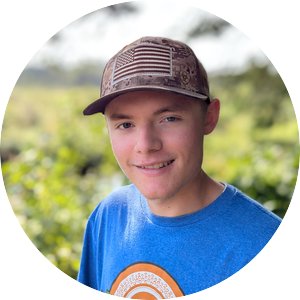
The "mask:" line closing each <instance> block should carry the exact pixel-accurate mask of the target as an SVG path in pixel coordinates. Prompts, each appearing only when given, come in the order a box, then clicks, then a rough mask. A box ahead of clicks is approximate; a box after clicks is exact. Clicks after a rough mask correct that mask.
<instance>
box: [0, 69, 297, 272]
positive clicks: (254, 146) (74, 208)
mask: <svg viewBox="0 0 300 300" xmlns="http://www.w3.org/2000/svg"><path fill="white" fill-rule="evenodd" d="M211 87H212V93H213V95H215V96H218V97H219V98H220V100H221V103H222V112H221V117H220V122H219V125H218V127H217V129H216V131H215V132H214V133H213V134H211V135H209V136H208V137H207V138H206V141H205V159H204V161H205V163H204V168H205V170H206V171H207V172H208V173H209V174H210V175H211V176H212V177H214V178H216V179H217V180H220V181H223V182H228V183H231V184H234V185H236V186H237V187H238V188H240V189H241V190H243V191H244V192H246V193H248V194H249V195H250V196H252V197H253V198H255V199H257V200H258V201H260V202H261V203H263V204H264V205H265V206H266V207H268V208H269V209H271V210H272V211H274V212H275V213H277V214H278V215H279V216H281V217H283V216H284V214H285V212H286V210H287V208H288V205H289V202H290V199H291V197H292V194H293V190H294V186H295V183H296V177H297V171H298V161H299V147H298V130H297V123H296V118H295V114H294V111H293V107H292V104H291V101H290V99H289V96H288V93H287V91H286V89H285V86H284V84H283V82H282V81H281V79H280V77H279V76H278V74H277V73H276V72H274V70H272V68H270V66H263V67H261V66H260V67H259V66H255V65H253V66H251V67H250V68H249V69H248V70H247V71H245V72H243V73H241V74H231V75H226V76H212V77H211ZM98 93H99V92H98V87H97V86H93V85H91V86H88V85H82V86H80V85H77V86H76V87H74V86H72V85H70V86H68V87H66V86H65V87H59V86H57V85H56V86H53V87H49V86H47V85H41V84H40V85H30V84H22V78H21V79H20V81H19V84H17V86H16V88H15V89H14V91H13V93H12V95H11V99H10V102H9V104H8V107H7V111H6V115H5V118H4V123H3V130H2V140H1V160H2V172H3V176H4V182H5V186H6V190H7V193H8V196H9V199H10V201H11V205H12V207H13V209H14V212H15V214H16V215H17V217H18V219H19V221H20V223H21V225H22V227H23V228H24V230H25V232H26V233H27V235H28V236H29V238H30V239H31V240H32V241H33V242H34V244H35V245H36V247H37V248H38V249H39V250H40V251H41V252H42V253H43V254H44V255H45V256H46V257H47V258H48V259H49V260H50V261H52V262H53V263H54V264H55V265H56V266H57V267H59V268H60V269H61V270H62V271H64V272H65V273H66V274H68V275H70V276H72V277H73V278H76V275H77V271H78V267H79V261H80V253H81V246H82V237H83V231H84V228H85V224H86V220H87V218H88V216H89V214H90V213H91V212H92V210H93V209H94V207H95V206H96V205H97V203H98V202H99V201H101V199H102V198H103V197H105V196H106V195H107V194H108V193H109V192H111V190H112V189H114V188H115V187H117V186H119V185H121V184H124V183H127V180H126V178H125V177H124V176H123V174H122V173H121V172H120V170H119V168H118V166H117V164H116V162H115V160H114V158H113V155H112V152H111V149H110V145H109V140H108V136H107V131H106V128H105V124H104V118H103V117H102V116H101V115H94V116H90V117H88V118H87V117H84V116H83V115H82V109H83V108H84V107H85V106H86V105H87V104H89V103H90V102H91V101H92V100H93V99H96V98H97V96H98Z"/></svg>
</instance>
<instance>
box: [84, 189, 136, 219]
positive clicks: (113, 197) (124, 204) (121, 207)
mask: <svg viewBox="0 0 300 300" xmlns="http://www.w3.org/2000/svg"><path fill="white" fill-rule="evenodd" d="M138 197H139V193H138V191H137V189H136V188H135V186H134V185H132V184H131V185H126V186H122V187H119V188H117V189H115V190H114V191H113V192H111V193H110V194H109V195H108V196H107V197H105V198H104V199H103V200H101V201H100V202H99V204H98V205H97V206H96V208H95V209H94V211H93V212H92V214H91V215H90V217H89V221H93V220H97V219H99V218H101V219H102V218H103V216H106V215H110V214H114V215H115V214H116V213H120V212H121V211H126V210H127V209H128V208H129V206H131V205H132V204H133V203H135V202H137V201H135V199H136V198H138Z"/></svg>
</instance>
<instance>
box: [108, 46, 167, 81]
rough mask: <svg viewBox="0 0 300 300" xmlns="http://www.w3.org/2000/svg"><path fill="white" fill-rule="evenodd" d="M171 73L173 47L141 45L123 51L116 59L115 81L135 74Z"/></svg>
mask: <svg viewBox="0 0 300 300" xmlns="http://www.w3.org/2000/svg"><path fill="white" fill-rule="evenodd" d="M136 73H137V74H139V75H141V74H144V75H147V74H149V75H155V74H157V75H162V74H164V75H170V74H171V48H169V47H161V46H155V45H154V46H152V45H147V46H139V47H136V48H135V49H130V50H128V51H126V52H124V53H122V54H121V55H120V56H119V57H118V58H117V60H116V63H115V67H114V75H113V81H118V80H121V79H122V78H124V77H126V78H128V77H130V76H133V75H135V74H136Z"/></svg>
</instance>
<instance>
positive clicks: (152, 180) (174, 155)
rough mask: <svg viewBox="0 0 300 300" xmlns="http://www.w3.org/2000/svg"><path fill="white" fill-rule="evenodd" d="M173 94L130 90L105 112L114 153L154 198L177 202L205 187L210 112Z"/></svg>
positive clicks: (145, 194)
mask: <svg viewBox="0 0 300 300" xmlns="http://www.w3.org/2000/svg"><path fill="white" fill-rule="evenodd" d="M199 101H201V100H194V99H191V98H187V97H184V96H180V95H177V94H174V93H171V92H149V91H148V92H145V91H136V92H129V93H126V94H124V95H121V96H118V97H117V98H115V99H114V100H113V101H112V102H110V103H109V104H108V106H107V107H106V111H105V116H106V120H107V125H108V130H109V135H110V140H111V144H112V149H113V152H114V155H115V157H116V159H117V161H118V163H119V165H120V167H121V169H122V170H123V172H124V173H125V175H126V176H127V177H128V178H129V180H130V181H131V182H132V183H134V184H135V185H136V187H137V188H138V189H139V190H140V192H141V193H142V194H143V195H144V196H145V197H146V198H147V199H148V200H159V201H166V200H174V199H177V198H178V197H179V198H180V197H182V196H184V195H187V194H188V191H190V190H193V189H195V186H196V185H199V180H200V173H201V165H202V157H203V136H204V134H206V133H207V132H206V131H207V128H206V125H205V123H206V121H205V120H206V112H205V111H204V109H203V107H201V104H200V102H199Z"/></svg>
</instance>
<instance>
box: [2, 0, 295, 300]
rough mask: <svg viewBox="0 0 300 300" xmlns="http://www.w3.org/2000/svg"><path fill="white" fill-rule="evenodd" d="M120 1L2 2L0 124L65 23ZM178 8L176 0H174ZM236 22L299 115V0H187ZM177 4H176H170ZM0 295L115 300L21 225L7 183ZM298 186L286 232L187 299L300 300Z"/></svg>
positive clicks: (186, 0)
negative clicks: (22, 78) (67, 269)
mask: <svg viewBox="0 0 300 300" xmlns="http://www.w3.org/2000/svg"><path fill="white" fill-rule="evenodd" d="M160 1H162V0H160ZM119 2H120V1H115V2H113V1H93V0H89V1H82V0H81V1H79V0H73V1H72V0H51V1H40V0H27V1H24V0H23V1H22V0H10V1H1V4H0V41H1V46H0V86H1V88H0V121H1V123H2V119H3V116H4V113H5V107H6V104H7V102H8V99H9V96H10V93H11V92H12V90H13V88H14V85H15V83H16V81H17V79H18V76H19V75H20V73H21V72H22V71H23V69H24V68H25V67H26V64H27V63H28V62H29V61H30V59H31V58H32V56H33V55H34V54H35V53H36V52H37V51H38V50H39V49H40V48H41V47H42V45H44V44H45V42H47V40H48V39H49V38H50V37H51V36H52V35H54V34H55V33H56V32H58V31H59V30H61V29H62V28H63V27H65V26H66V25H68V24H69V23H71V22H72V21H74V20H76V19H78V18H80V17H81V16H83V15H84V14H87V13H89V12H92V11H94V10H96V9H99V8H101V7H104V6H107V5H111V4H115V3H119ZM173 2H174V5H176V1H173ZM185 2H186V3H188V4H189V5H194V6H197V7H199V8H201V9H204V10H207V11H209V12H210V13H213V14H215V15H217V16H219V17H221V18H223V19H225V20H227V21H229V22H230V23H231V24H233V25H234V26H236V27H237V28H238V29H239V30H241V31H242V32H243V33H245V34H246V35H247V36H248V37H249V38H250V39H252V40H254V42H256V43H257V44H258V45H259V46H260V48H261V49H262V51H263V52H264V53H265V54H266V55H267V56H268V58H269V59H270V60H271V62H272V63H273V64H274V66H275V68H276V69H277V71H278V72H279V74H280V75H281V77H282V79H283V81H284V82H285V85H286V87H287V89H288V91H289V93H290V96H291V99H292V101H293V104H294V107H295V110H296V114H297V119H298V120H299V110H300V109H299V103H298V102H299V101H298V99H300V87H299V86H300V84H299V75H298V72H299V70H300V63H299V53H300V46H299V44H300V43H299V32H298V28H300V24H299V23H300V21H299V16H298V13H297V12H298V6H297V1H293V0H291V1H289V0H286V1H267V0H266V1H259V0H255V1H254V0H252V1H238V0H227V1H222V0H210V1H207V0H206V1H201V0H199V1H188V0H185ZM4 3H5V4H4ZM170 9H171V8H170ZM0 189H1V190H0V193H1V197H0V238H1V240H0V241H1V242H0V286H1V288H0V299H26V300H27V299H31V300H36V299H39V300H40V299H44V300H48V299H49V300H50V299H51V300H52V299H59V300H60V299H112V298H113V297H112V296H106V295H104V294H101V293H99V292H96V291H94V290H92V289H89V288H87V287H85V286H83V285H81V284H79V283H77V282H76V281H75V280H73V279H71V278H69V277H68V276H66V275H65V274H64V273H62V272H61V271H60V270H58V269H57V268H56V267H54V266H53V265H52V264H51V263H50V262H49V261H48V260H47V259H46V258H44V257H43V255H42V254H41V253H40V252H38V250H37V249H36V248H35V247H34V245H33V244H32V242H31V241H30V240H29V239H28V237H27V236H26V234H25V233H24V231H23V230H22V228H21V227H20V225H19V223H18V221H17V219H16V217H15V215H14V214H13V211H12V208H11V206H10V204H9V200H8V198H7V195H6V193H5V189H4V185H3V180H2V177H1V181H0ZM299 189H300V188H299V184H298V185H297V187H296V191H295V194H294V197H293V199H292V202H291V205H290V208H289V210H288V212H287V214H286V217H285V218H284V220H283V223H282V225H281V226H280V228H279V230H278V231H277V232H276V234H275V235H274V237H273V239H272V240H271V242H270V243H269V244H268V245H267V247H265V248H264V249H263V251H262V252H261V253H260V254H259V255H258V256H257V257H256V258H255V259H254V260H253V261H252V262H251V263H250V264H248V265H247V266H246V267H245V268H243V269H242V270H241V271H240V272H238V273H237V274H235V275H234V276H232V277H231V278H229V279H227V280H225V281H224V282H222V283H220V284H218V285H217V286H215V287H213V288H210V289H208V290H205V291H202V292H200V293H199V294H197V295H193V296H188V297H186V298H187V299H204V300H206V299H214V300H215V299H231V300H235V299H251V300H253V299H300V287H299V269H300V259H299V253H300V246H299V240H300V234H299V229H300V218H299V216H298V212H300V205H299V199H298V196H299Z"/></svg>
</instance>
